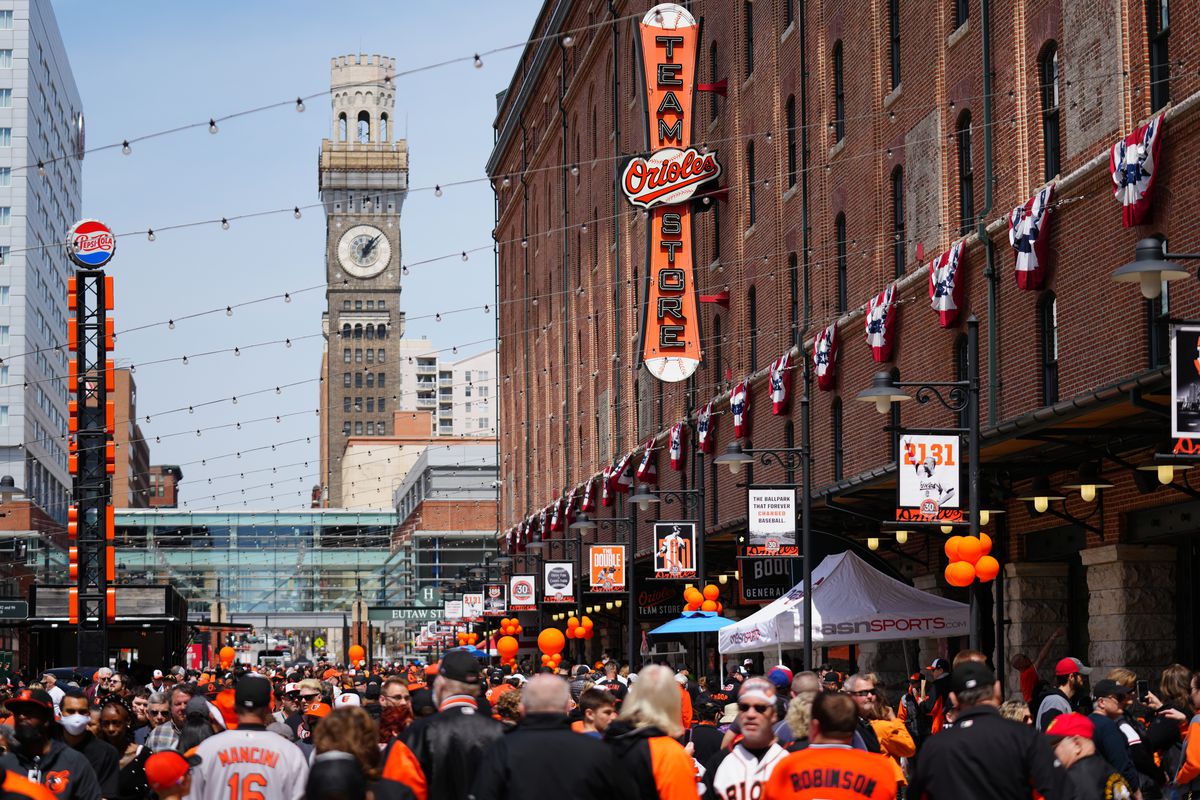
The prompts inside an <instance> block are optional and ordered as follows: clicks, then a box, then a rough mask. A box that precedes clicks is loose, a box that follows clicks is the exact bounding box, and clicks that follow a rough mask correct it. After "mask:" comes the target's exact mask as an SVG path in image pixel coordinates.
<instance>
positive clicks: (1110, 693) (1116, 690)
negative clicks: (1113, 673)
mask: <svg viewBox="0 0 1200 800" xmlns="http://www.w3.org/2000/svg"><path fill="white" fill-rule="evenodd" d="M1129 694H1130V691H1129V689H1128V687H1125V686H1122V685H1121V684H1119V683H1117V682H1116V681H1112V680H1109V679H1108V678H1105V679H1104V680H1102V681H1097V682H1096V685H1095V686H1093V687H1092V697H1095V698H1097V699H1099V698H1101V697H1128V696H1129Z"/></svg>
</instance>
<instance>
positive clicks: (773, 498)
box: [742, 486, 800, 558]
mask: <svg viewBox="0 0 1200 800" xmlns="http://www.w3.org/2000/svg"><path fill="white" fill-rule="evenodd" d="M746 520H747V522H746V546H745V547H744V548H743V549H742V555H743V556H755V557H763V556H765V557H774V556H786V557H789V558H794V557H796V556H798V555H800V548H799V546H798V545H797V544H796V488H795V487H794V486H751V487H750V489H749V490H748V491H747V493H746Z"/></svg>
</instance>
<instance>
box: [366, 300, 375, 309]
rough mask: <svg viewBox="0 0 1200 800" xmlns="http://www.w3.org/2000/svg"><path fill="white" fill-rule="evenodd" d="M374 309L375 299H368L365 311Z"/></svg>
mask: <svg viewBox="0 0 1200 800" xmlns="http://www.w3.org/2000/svg"><path fill="white" fill-rule="evenodd" d="M374 310H375V301H374V300H368V301H367V311H374Z"/></svg>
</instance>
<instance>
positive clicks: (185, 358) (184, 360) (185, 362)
mask: <svg viewBox="0 0 1200 800" xmlns="http://www.w3.org/2000/svg"><path fill="white" fill-rule="evenodd" d="M183 363H184V364H187V363H188V360H187V356H184V357H183Z"/></svg>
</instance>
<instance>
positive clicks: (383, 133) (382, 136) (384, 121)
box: [379, 113, 388, 142]
mask: <svg viewBox="0 0 1200 800" xmlns="http://www.w3.org/2000/svg"><path fill="white" fill-rule="evenodd" d="M387 140H388V115H387V114H386V113H384V114H380V115H379V141H381V142H386V141H387Z"/></svg>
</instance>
